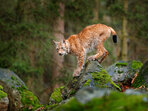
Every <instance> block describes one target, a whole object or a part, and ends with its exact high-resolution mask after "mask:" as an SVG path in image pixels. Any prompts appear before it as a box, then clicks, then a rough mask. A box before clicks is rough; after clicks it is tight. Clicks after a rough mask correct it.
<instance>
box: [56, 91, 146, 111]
mask: <svg viewBox="0 0 148 111" xmlns="http://www.w3.org/2000/svg"><path fill="white" fill-rule="evenodd" d="M144 97H145V98H146V96H145V95H125V94H124V93H119V92H111V94H110V95H109V96H104V97H102V98H94V99H92V100H90V101H89V102H87V103H86V104H81V103H79V102H78V101H77V100H76V99H75V98H72V99H71V100H70V101H69V102H67V103H66V104H63V105H60V106H59V107H57V108H55V109H54V110H55V111H147V110H148V107H147V102H144V101H143V98H144Z"/></svg>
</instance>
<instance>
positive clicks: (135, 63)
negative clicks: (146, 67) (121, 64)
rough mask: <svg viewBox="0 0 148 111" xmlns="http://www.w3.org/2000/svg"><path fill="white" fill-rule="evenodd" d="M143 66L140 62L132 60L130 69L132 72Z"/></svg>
mask: <svg viewBox="0 0 148 111" xmlns="http://www.w3.org/2000/svg"><path fill="white" fill-rule="evenodd" d="M142 66H143V64H142V62H140V61H135V60H133V61H132V63H131V68H132V69H134V70H137V69H140V68H141V67H142Z"/></svg>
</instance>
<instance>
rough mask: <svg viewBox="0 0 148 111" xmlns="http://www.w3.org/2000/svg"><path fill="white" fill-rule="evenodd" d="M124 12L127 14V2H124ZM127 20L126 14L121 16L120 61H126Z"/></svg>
mask: <svg viewBox="0 0 148 111" xmlns="http://www.w3.org/2000/svg"><path fill="white" fill-rule="evenodd" d="M123 2H124V12H125V13H127V11H128V0H124V1H123ZM127 36H128V34H127V18H126V14H125V15H124V16H123V19H122V41H121V45H122V46H121V48H122V49H121V59H122V60H124V61H127V60H128V57H127V54H128V46H127Z"/></svg>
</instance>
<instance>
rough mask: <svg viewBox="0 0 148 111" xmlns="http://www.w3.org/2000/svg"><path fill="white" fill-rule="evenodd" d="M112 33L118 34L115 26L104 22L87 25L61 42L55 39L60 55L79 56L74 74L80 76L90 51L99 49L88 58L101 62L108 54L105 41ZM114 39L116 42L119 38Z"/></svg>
mask: <svg viewBox="0 0 148 111" xmlns="http://www.w3.org/2000/svg"><path fill="white" fill-rule="evenodd" d="M111 33H112V35H113V36H116V32H115V31H114V29H113V28H111V27H109V26H106V25H103V24H95V25H90V26H87V27H85V28H84V29H83V30H82V31H81V32H80V33H78V34H76V35H71V36H70V37H69V38H68V39H67V40H63V41H61V42H55V41H54V43H55V44H56V49H57V52H58V53H59V55H62V56H64V55H66V54H74V55H75V56H76V57H77V62H78V63H77V68H76V70H75V71H74V73H73V76H79V73H80V71H81V70H82V68H83V65H84V62H85V59H86V55H87V53H88V52H91V51H92V50H94V49H97V53H96V54H95V55H92V56H89V57H88V60H89V61H90V60H97V61H98V62H99V63H101V62H102V61H103V60H104V58H105V57H106V56H107V55H108V51H107V50H106V49H105V48H104V47H103V43H104V41H105V40H106V39H107V38H108V37H109V36H110V34H111ZM116 37H117V36H116ZM113 41H114V42H116V41H117V39H115V38H113ZM99 57H101V58H100V60H98V58H99Z"/></svg>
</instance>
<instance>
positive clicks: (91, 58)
mask: <svg viewBox="0 0 148 111" xmlns="http://www.w3.org/2000/svg"><path fill="white" fill-rule="evenodd" d="M87 59H88V60H89V61H95V60H97V59H96V57H95V56H89V57H88V58H87Z"/></svg>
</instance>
